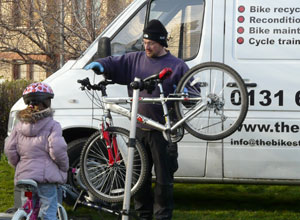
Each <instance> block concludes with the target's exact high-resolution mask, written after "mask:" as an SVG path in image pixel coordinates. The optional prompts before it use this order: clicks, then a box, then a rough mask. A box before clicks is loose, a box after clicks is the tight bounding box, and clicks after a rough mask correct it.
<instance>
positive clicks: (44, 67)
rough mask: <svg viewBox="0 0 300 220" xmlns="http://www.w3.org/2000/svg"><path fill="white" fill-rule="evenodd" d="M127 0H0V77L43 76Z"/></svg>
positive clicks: (72, 54) (38, 78)
mask: <svg viewBox="0 0 300 220" xmlns="http://www.w3.org/2000/svg"><path fill="white" fill-rule="evenodd" d="M131 1H132V0H14V1H11V0H0V79H5V80H17V79H27V80H33V81H41V80H43V79H45V78H46V77H47V76H49V75H51V74H52V73H53V72H55V71H56V70H58V69H59V68H60V67H61V66H62V65H63V64H64V63H65V62H66V61H67V60H69V59H76V58H77V57H78V56H80V54H81V53H82V52H83V51H84V50H85V49H86V48H87V47H88V46H89V45H90V44H91V43H92V42H93V41H94V40H95V39H96V38H97V36H98V35H99V34H100V33H101V31H103V29H104V28H105V27H106V26H107V25H108V24H109V23H110V22H111V21H112V20H113V19H114V18H115V17H116V16H117V15H118V14H119V13H120V12H121V11H122V10H123V9H124V8H125V7H126V6H127V5H128V4H129V3H130V2H131Z"/></svg>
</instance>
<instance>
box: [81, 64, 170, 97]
mask: <svg viewBox="0 0 300 220" xmlns="http://www.w3.org/2000/svg"><path fill="white" fill-rule="evenodd" d="M172 72H173V71H172V69H171V68H164V69H163V70H161V71H160V73H158V74H154V75H151V76H149V77H147V78H145V79H144V80H141V81H140V82H135V81H133V82H131V83H130V87H131V88H132V89H140V90H143V89H146V90H147V92H148V93H152V91H153V90H154V89H155V87H156V82H157V81H163V80H165V79H167V78H169V77H170V76H171V75H172ZM77 82H78V83H80V84H81V89H82V90H85V89H88V90H99V91H101V92H102V95H107V94H106V92H105V90H106V86H107V85H109V84H114V82H112V81H109V80H107V79H104V80H102V81H100V82H99V83H98V84H94V85H92V84H91V83H90V79H89V78H88V77H87V78H85V79H79V80H77Z"/></svg>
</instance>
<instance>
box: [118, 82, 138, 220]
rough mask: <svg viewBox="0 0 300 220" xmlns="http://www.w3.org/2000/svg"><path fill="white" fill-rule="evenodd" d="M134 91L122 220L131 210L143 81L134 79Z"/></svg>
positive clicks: (125, 219)
mask: <svg viewBox="0 0 300 220" xmlns="http://www.w3.org/2000/svg"><path fill="white" fill-rule="evenodd" d="M130 86H131V88H132V89H133V95H132V106H131V117H130V133H129V143H128V158H127V167H126V178H125V192H124V201H123V212H122V220H128V219H129V217H128V214H129V209H130V191H131V182H132V169H133V156H134V149H135V143H136V138H135V135H136V123H137V111H138V102H139V93H140V88H141V80H140V79H139V78H134V81H133V82H132V83H131V84H130Z"/></svg>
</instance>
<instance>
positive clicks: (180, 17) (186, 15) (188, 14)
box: [149, 0, 204, 60]
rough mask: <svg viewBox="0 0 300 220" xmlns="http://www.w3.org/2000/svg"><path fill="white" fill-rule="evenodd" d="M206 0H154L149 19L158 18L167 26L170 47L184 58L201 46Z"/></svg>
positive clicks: (195, 52) (174, 52)
mask: <svg viewBox="0 0 300 220" xmlns="http://www.w3.org/2000/svg"><path fill="white" fill-rule="evenodd" d="M203 15H204V0H172V1H170V0H153V1H152V2H151V10H150V15H149V20H151V19H158V20H160V21H161V22H162V23H163V24H164V25H165V26H166V28H167V30H168V32H169V35H168V46H169V47H168V49H169V50H170V51H171V53H172V54H173V55H174V56H177V57H179V58H181V59H184V60H189V59H192V58H193V57H195V56H196V55H197V53H198V51H199V48H200V40H201V32H202V20H203Z"/></svg>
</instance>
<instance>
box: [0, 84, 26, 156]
mask: <svg viewBox="0 0 300 220" xmlns="http://www.w3.org/2000/svg"><path fill="white" fill-rule="evenodd" d="M30 83H31V81H27V80H16V81H5V82H3V83H0V113H1V114H0V154H1V152H2V151H3V147H4V139H5V137H6V136H7V123H8V117H9V111H10V109H11V107H12V106H13V105H14V103H15V102H16V101H17V100H18V99H19V98H21V97H22V93H23V90H24V89H25V88H26V86H27V85H28V84H30Z"/></svg>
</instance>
